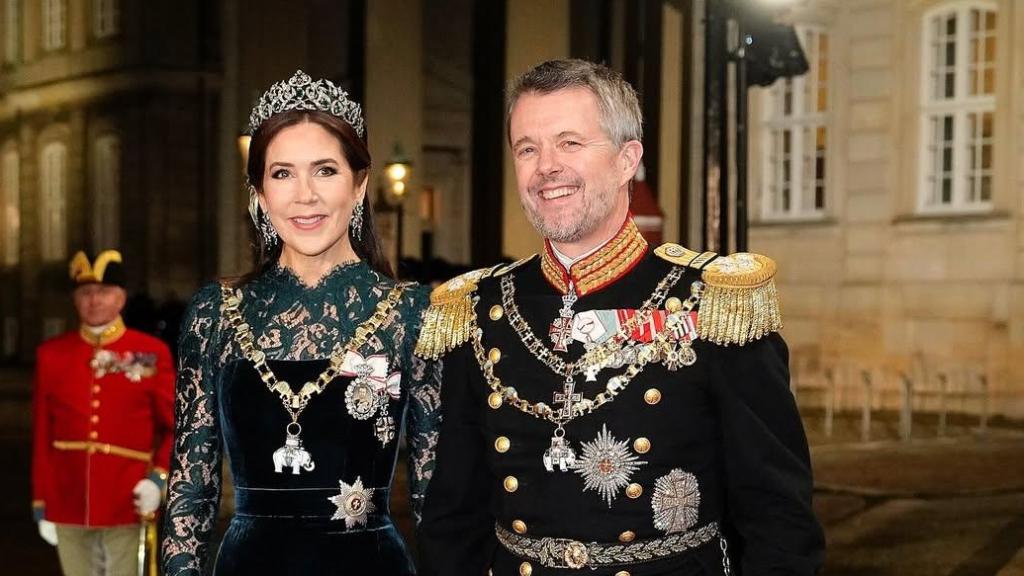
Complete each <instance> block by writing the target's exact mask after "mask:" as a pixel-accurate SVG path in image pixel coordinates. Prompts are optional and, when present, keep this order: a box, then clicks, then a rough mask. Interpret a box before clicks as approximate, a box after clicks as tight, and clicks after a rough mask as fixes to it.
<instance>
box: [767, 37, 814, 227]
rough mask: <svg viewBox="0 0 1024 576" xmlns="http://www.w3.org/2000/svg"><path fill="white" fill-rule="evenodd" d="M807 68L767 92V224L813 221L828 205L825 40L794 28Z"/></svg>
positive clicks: (779, 82) (781, 81)
mask: <svg viewBox="0 0 1024 576" xmlns="http://www.w3.org/2000/svg"><path fill="white" fill-rule="evenodd" d="M796 28H797V34H798V36H799V37H800V43H801V46H802V47H803V49H804V54H805V55H806V56H807V62H808V64H809V65H810V69H809V70H808V72H807V74H805V75H803V76H797V77H795V78H784V79H782V80H779V81H778V82H776V83H775V84H774V85H773V86H772V87H771V88H769V90H768V93H767V98H766V99H765V100H764V102H765V103H766V104H767V105H766V106H765V107H764V108H763V110H764V113H763V114H762V118H763V134H764V136H763V139H762V142H761V150H762V153H763V155H764V156H763V160H762V163H761V165H762V182H763V185H762V187H761V189H762V194H761V213H762V217H763V219H765V220H813V219H820V218H823V217H824V216H825V210H826V207H827V202H828V179H827V172H826V168H827V163H828V116H829V114H828V110H829V89H828V81H829V73H828V71H829V35H828V33H827V32H826V31H825V30H823V29H821V28H817V27H812V26H797V27H796Z"/></svg>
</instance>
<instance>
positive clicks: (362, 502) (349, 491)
mask: <svg viewBox="0 0 1024 576" xmlns="http://www.w3.org/2000/svg"><path fill="white" fill-rule="evenodd" d="M338 484H339V485H340V487H341V492H340V493H339V494H338V495H337V496H331V497H330V498H328V499H327V500H328V501H329V502H331V503H332V504H334V505H335V506H337V507H338V509H337V510H336V511H335V512H334V516H331V520H344V521H345V528H352V527H353V526H366V520H367V517H368V516H369V515H370V514H371V513H372V512H374V511H375V510H376V509H377V507H376V506H374V504H373V500H372V499H373V491H374V489H373V488H364V487H363V479H362V477H359V476H356V481H355V482H353V483H352V484H348V483H346V482H345V481H344V480H338Z"/></svg>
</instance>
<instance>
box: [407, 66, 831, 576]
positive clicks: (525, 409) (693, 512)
mask: <svg viewBox="0 0 1024 576" xmlns="http://www.w3.org/2000/svg"><path fill="white" fill-rule="evenodd" d="M508 111H509V118H508V129H509V142H510V144H511V148H512V154H513V156H514V158H515V170H516V179H517V183H518V191H519V196H520V201H521V203H522V205H523V207H524V210H525V211H526V214H527V217H528V218H529V220H530V222H531V223H532V224H533V226H534V227H535V228H536V229H537V230H538V231H539V232H540V233H541V234H542V235H543V236H544V238H545V250H544V252H543V253H542V254H541V255H540V256H539V257H537V256H533V257H530V258H527V259H525V260H522V261H519V262H516V263H514V264H510V265H507V266H496V267H494V268H489V269H484V270H478V271H475V272H471V273H468V274H465V275H463V276H460V277H458V278H456V279H454V280H451V281H449V282H448V283H446V284H444V285H442V286H440V287H438V288H437V289H436V290H435V291H434V293H433V294H432V296H431V299H432V307H431V309H430V310H429V311H428V312H427V315H426V317H425V323H424V330H423V332H422V334H421V337H420V341H419V345H418V351H419V353H420V354H421V355H423V356H426V357H431V358H435V357H442V358H443V361H444V382H443V386H442V413H443V422H442V426H441V430H440V437H439V442H438V447H437V462H436V468H435V471H434V476H433V479H432V481H431V484H430V487H429V488H428V491H427V495H426V501H425V507H424V515H423V521H422V524H421V525H420V529H419V548H420V550H421V552H422V564H423V566H422V573H424V574H428V575H434V574H444V575H459V576H462V575H482V574H487V573H488V571H489V570H490V572H491V573H493V574H494V575H495V576H506V575H519V576H531V575H532V576H541V575H546V574H571V573H573V572H576V571H580V573H581V574H593V575H595V576H600V575H613V574H614V575H616V576H628V575H632V576H640V575H654V574H666V575H667V574H673V575H690V574H694V575H696V574H723V573H726V574H728V573H733V574H746V575H748V576H749V575H756V576H762V575H766V574H814V573H815V572H816V571H817V570H818V568H819V566H820V564H821V562H822V556H823V547H824V540H823V536H822V532H821V528H820V526H819V524H818V522H817V520H816V519H815V517H814V513H813V511H812V509H811V491H812V481H811V467H810V458H809V454H808V449H807V440H806V437H805V435H804V430H803V427H802V425H801V422H800V417H799V415H798V413H797V409H796V405H795V403H794V400H793V397H792V395H791V394H790V392H789V373H788V368H787V360H788V354H787V350H786V345H785V343H784V342H783V340H782V338H781V337H780V336H779V335H778V333H777V331H778V330H779V329H780V328H781V319H780V316H779V311H778V300H777V296H776V294H775V285H774V281H773V277H774V274H775V263H774V262H772V261H771V260H770V259H768V258H766V257H764V256H761V255H758V254H734V255H731V256H718V255H716V254H713V253H703V254H701V253H696V252H692V251H690V250H687V249H685V248H683V247H681V246H678V245H674V244H666V245H663V246H660V247H658V248H656V249H653V250H652V249H651V247H649V246H648V245H647V242H646V241H645V240H644V238H643V237H642V236H641V235H640V233H639V232H638V230H637V228H636V226H635V225H634V223H633V221H632V218H631V216H630V213H629V200H630V193H629V187H630V182H631V180H632V178H633V175H634V173H635V172H636V169H637V166H638V165H639V163H640V159H641V156H642V154H643V146H642V144H641V142H640V140H641V123H642V119H641V115H640V109H639V105H638V103H637V98H636V94H635V92H634V91H633V89H632V87H630V86H629V85H628V84H627V83H626V82H625V81H623V80H622V78H621V77H620V76H619V75H618V74H617V73H615V72H612V71H611V70H609V69H607V68H605V67H603V66H599V65H596V64H591V63H588V62H583V61H579V60H563V61H552V62H546V63H544V64H541V65H539V66H537V67H536V68H534V69H532V70H530V71H529V72H527V73H526V74H524V75H523V76H521V77H520V78H518V79H517V80H516V81H514V83H513V84H512V86H511V87H510V91H509V105H508ZM723 551H724V552H725V554H723Z"/></svg>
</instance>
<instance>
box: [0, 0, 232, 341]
mask: <svg viewBox="0 0 1024 576" xmlns="http://www.w3.org/2000/svg"><path fill="white" fill-rule="evenodd" d="M208 10H209V8H208V7H206V4H205V3H195V2H193V3H181V2H173V1H170V0H167V1H156V2H145V3H140V2H123V1H120V0H90V1H77V0H42V1H39V2H34V1H33V2H28V1H19V0H5V1H4V2H2V3H0V48H2V67H0V95H2V96H0V158H2V161H0V182H2V186H0V207H2V211H3V215H4V217H3V218H2V219H0V256H2V258H0V324H2V331H0V342H2V346H0V356H2V357H4V358H6V359H8V360H10V359H21V360H28V359H31V357H32V350H33V348H34V345H35V344H36V343H38V342H39V341H40V340H41V339H42V338H45V337H47V336H50V335H53V334H55V333H58V332H60V331H62V330H65V329H67V328H68V327H69V326H72V325H73V323H72V318H73V314H72V311H71V307H70V302H69V298H68V293H67V289H68V286H69V285H68V282H67V280H66V278H67V261H68V258H69V257H70V255H71V254H73V253H74V252H75V251H77V250H79V249H87V250H97V249H104V248H117V249H120V250H121V251H122V252H123V253H124V256H125V259H126V261H127V263H128V268H127V269H128V283H129V288H130V290H131V291H132V292H134V293H146V294H149V295H151V296H152V297H154V298H156V299H166V298H169V297H178V298H183V297H187V295H188V294H189V293H190V292H191V291H192V290H193V289H194V287H195V284H196V283H197V281H198V279H199V278H200V277H201V276H203V275H204V274H209V273H210V272H212V269H213V266H214V265H215V262H216V259H215V254H216V250H215V246H214V245H212V244H211V243H210V241H209V239H210V238H211V237H213V236H212V235H211V234H210V233H209V232H210V230H211V228H212V226H213V222H212V221H211V220H210V218H211V217H212V215H213V212H212V211H211V210H209V208H210V206H211V204H212V203H215V201H216V194H215V193H214V191H213V189H214V186H215V184H216V181H215V179H214V174H215V172H214V161H215V158H216V154H215V149H214V148H213V145H214V141H215V140H214V138H215V131H214V127H215V125H216V117H217V98H218V90H219V73H218V72H217V63H218V59H219V44H218V41H217V39H216V36H215V35H213V36H211V34H210V32H211V30H209V29H205V28H204V26H205V25H208V24H209V23H210V22H211V21H215V18H214V15H211V14H209V13H206V12H208ZM197 231H200V233H196V232H197Z"/></svg>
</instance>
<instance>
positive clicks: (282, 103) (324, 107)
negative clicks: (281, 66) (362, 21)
mask: <svg viewBox="0 0 1024 576" xmlns="http://www.w3.org/2000/svg"><path fill="white" fill-rule="evenodd" d="M288 110H319V111H320V112H327V113H328V114H332V115H334V116H337V117H338V118H341V119H342V120H344V121H345V122H348V123H349V125H350V126H352V129H353V130H355V131H356V134H358V135H359V137H360V138H361V137H362V136H363V134H364V133H365V130H366V129H365V126H364V125H363V109H362V107H360V106H359V104H357V103H355V102H354V101H352V100H350V99H349V97H348V92H345V91H344V90H342V89H341V88H340V87H338V86H337V85H336V84H334V83H333V82H331V81H330V80H327V79H320V80H317V81H316V82H314V81H313V79H312V78H310V77H309V75H308V74H306V73H305V72H303V71H302V70H297V71H296V72H295V74H294V75H293V76H292V77H291V78H289V79H288V80H282V81H280V82H278V83H276V84H274V85H273V86H271V87H270V89H269V90H267V91H266V92H264V93H263V95H262V96H260V100H259V102H257V103H256V106H255V107H254V108H253V109H252V112H251V113H250V114H249V134H254V133H255V132H256V130H257V129H258V128H259V127H260V125H261V124H263V123H264V122H266V121H267V119H269V118H270V117H271V116H273V115H274V114H280V113H282V112H287V111H288Z"/></svg>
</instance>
